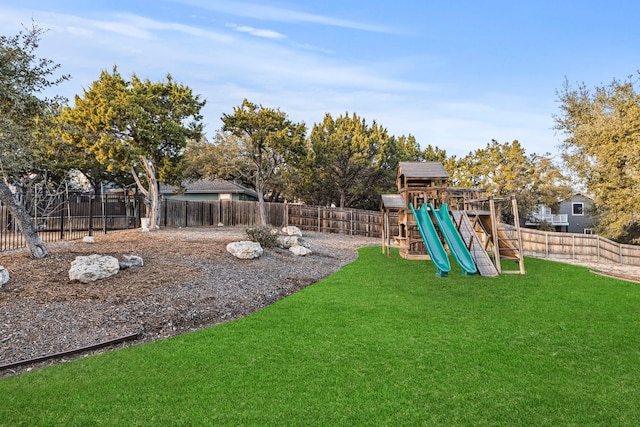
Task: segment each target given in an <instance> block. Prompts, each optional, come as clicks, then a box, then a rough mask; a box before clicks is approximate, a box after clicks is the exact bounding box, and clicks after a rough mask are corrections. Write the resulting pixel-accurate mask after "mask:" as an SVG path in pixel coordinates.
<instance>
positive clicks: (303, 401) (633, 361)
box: [0, 247, 640, 426]
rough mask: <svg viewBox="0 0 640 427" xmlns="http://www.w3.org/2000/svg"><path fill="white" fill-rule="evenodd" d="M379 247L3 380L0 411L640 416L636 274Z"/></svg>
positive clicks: (175, 419) (394, 420) (68, 418)
mask: <svg viewBox="0 0 640 427" xmlns="http://www.w3.org/2000/svg"><path fill="white" fill-rule="evenodd" d="M452 267H453V268H452V271H451V273H450V274H449V277H448V278H438V277H436V274H435V273H436V271H435V267H434V266H433V264H431V263H429V262H427V261H408V260H404V259H402V258H400V257H398V255H397V254H394V256H393V257H392V258H391V259H387V257H386V256H385V255H382V254H381V251H380V248H376V247H373V248H371V247H368V248H363V249H361V250H360V257H359V259H358V260H357V261H356V262H354V263H352V264H350V265H348V266H346V267H345V268H343V269H342V270H340V271H339V272H338V273H336V274H334V275H333V276H331V277H329V278H327V279H325V280H323V281H321V282H319V283H317V284H315V285H313V286H311V287H309V288H307V289H305V290H303V291H301V292H299V293H296V294H294V295H291V296H289V297H287V298H286V299H284V300H282V301H279V302H277V303H276V304H273V305H271V306H269V307H267V308H265V309H263V310H261V311H259V312H257V313H255V314H253V315H251V316H249V317H247V318H244V319H241V320H238V321H234V322H231V323H228V324H224V325H221V326H217V327H214V328H210V329H207V330H203V331H199V332H196V333H191V334H187V335H183V336H180V337H175V338H171V339H167V340H163V341H159V342H155V343H150V344H145V345H140V346H136V347H130V348H127V349H124V350H119V351H115V352H111V353H106V354H102V355H98V356H93V357H88V358H85V359H81V360H77V361H74V362H70V363H65V364H61V365H58V366H54V367H51V368H47V369H43V370H39V371H35V372H30V373H27V374H23V375H19V376H15V377H10V378H5V379H2V380H0V395H1V396H2V402H1V403H0V425H10V426H18V425H30V426H31V425H35V426H37V425H74V426H75V425H92V426H93V425H98V426H99V425H123V426H136V425H150V426H151V425H153V426H169V425H176V426H178V425H185V426H186V425H193V426H200V425H256V426H275V425H299V426H312V425H317V426H329V425H332V426H338V425H372V426H380V425H388V426H408V425H447V426H451V425H474V426H477V425H505V426H514V425H535V426H544V425H547V426H559V425H575V426H585V425H606V426H612V425H616V426H621V425H629V426H631V425H633V426H636V425H639V424H640V405H638V400H637V399H638V396H640V369H639V366H640V285H638V284H633V283H628V282H623V281H619V280H615V279H609V278H606V277H601V276H597V275H594V274H591V273H589V271H588V270H587V269H585V268H582V267H576V266H571V265H565V264H560V263H554V262H550V261H543V260H536V259H527V260H526V267H527V272H528V274H527V275H526V276H517V275H505V276H502V277H499V278H493V279H492V278H483V277H479V276H474V277H465V276H462V275H461V274H460V272H459V268H458V267H457V265H455V264H453V265H452Z"/></svg>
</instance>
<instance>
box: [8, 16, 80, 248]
mask: <svg viewBox="0 0 640 427" xmlns="http://www.w3.org/2000/svg"><path fill="white" fill-rule="evenodd" d="M43 33H44V31H43V30H42V29H40V28H38V27H37V26H35V25H32V27H31V28H30V29H28V30H27V29H25V31H21V32H20V33H18V35H16V36H12V37H8V36H0V153H1V154H2V161H1V164H0V167H1V169H2V173H3V177H2V179H0V201H2V202H3V203H4V204H5V205H7V207H8V208H9V211H10V212H11V213H12V214H13V215H14V217H15V218H16V220H17V222H18V226H19V228H20V231H21V232H22V234H23V235H24V237H25V240H26V242H27V247H28V249H29V251H30V253H31V256H32V257H33V258H43V257H45V256H47V254H48V250H47V247H46V246H45V244H44V243H43V242H42V239H41V238H40V236H39V235H38V232H37V230H36V228H35V226H34V224H33V223H32V221H31V216H30V215H29V213H28V212H27V210H26V209H25V208H24V206H23V205H21V204H20V203H18V202H17V200H16V199H15V197H14V195H13V193H12V191H11V189H10V188H9V186H8V182H11V181H12V180H15V179H17V177H18V174H19V173H20V172H24V171H27V170H31V169H33V167H34V158H35V151H34V145H35V140H34V135H37V134H38V132H39V131H42V129H43V128H45V127H46V126H47V125H48V123H49V118H50V115H51V112H52V110H55V109H56V106H57V105H58V104H60V103H61V102H63V100H62V99H61V98H53V99H47V98H45V97H43V98H39V97H38V95H39V94H42V92H43V91H44V90H45V89H48V88H50V87H52V86H55V85H57V84H59V83H61V82H62V81H64V80H67V79H68V78H69V76H66V75H63V76H61V77H58V78H52V75H53V74H54V73H55V71H56V70H57V69H58V68H59V65H58V64H54V63H53V62H52V61H51V60H48V59H42V58H37V57H36V53H35V52H36V50H37V48H38V44H39V42H40V37H41V36H42V34H43Z"/></svg>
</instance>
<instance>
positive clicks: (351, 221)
mask: <svg viewBox="0 0 640 427" xmlns="http://www.w3.org/2000/svg"><path fill="white" fill-rule="evenodd" d="M349 229H350V230H351V235H352V236H353V209H351V220H350V223H349Z"/></svg>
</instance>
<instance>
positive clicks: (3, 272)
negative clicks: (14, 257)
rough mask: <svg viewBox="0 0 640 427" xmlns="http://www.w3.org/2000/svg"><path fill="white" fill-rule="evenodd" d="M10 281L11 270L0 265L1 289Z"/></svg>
mask: <svg viewBox="0 0 640 427" xmlns="http://www.w3.org/2000/svg"><path fill="white" fill-rule="evenodd" d="M8 281H9V270H7V269H6V268H4V267H3V266H1V265H0V288H1V287H2V285H4V284H5V283H7V282H8Z"/></svg>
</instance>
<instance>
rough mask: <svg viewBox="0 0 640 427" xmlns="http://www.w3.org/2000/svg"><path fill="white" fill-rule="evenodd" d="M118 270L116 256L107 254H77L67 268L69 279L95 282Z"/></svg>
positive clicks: (118, 264)
mask: <svg viewBox="0 0 640 427" xmlns="http://www.w3.org/2000/svg"><path fill="white" fill-rule="evenodd" d="M119 270H120V263H119V262H118V259H117V258H114V257H112V256H109V255H98V254H94V255H89V256H77V257H76V259H75V260H74V261H72V262H71V268H70V269H69V279H70V280H78V281H80V282H82V283H89V282H95V281H96V280H100V279H104V278H105V277H110V276H113V275H114V274H117V273H118V271H119Z"/></svg>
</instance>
